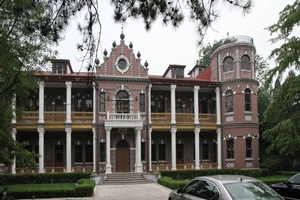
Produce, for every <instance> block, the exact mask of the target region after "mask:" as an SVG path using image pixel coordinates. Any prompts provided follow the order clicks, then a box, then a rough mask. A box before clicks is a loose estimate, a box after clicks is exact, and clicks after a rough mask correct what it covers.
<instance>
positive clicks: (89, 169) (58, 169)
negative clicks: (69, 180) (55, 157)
mask: <svg viewBox="0 0 300 200" xmlns="http://www.w3.org/2000/svg"><path fill="white" fill-rule="evenodd" d="M44 170H45V173H62V172H66V168H65V167H45V168H44ZM38 171H39V170H32V169H28V168H26V167H24V168H16V173H17V174H32V173H38ZM92 171H93V166H92V165H75V166H72V172H92Z"/></svg>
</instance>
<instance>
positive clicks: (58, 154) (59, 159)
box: [54, 145, 64, 167]
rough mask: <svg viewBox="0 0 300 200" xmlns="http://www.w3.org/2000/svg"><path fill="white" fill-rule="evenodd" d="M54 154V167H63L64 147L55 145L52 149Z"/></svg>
mask: <svg viewBox="0 0 300 200" xmlns="http://www.w3.org/2000/svg"><path fill="white" fill-rule="evenodd" d="M54 154H55V167H63V166H64V162H63V158H64V157H63V155H64V146H63V145H55V148H54Z"/></svg>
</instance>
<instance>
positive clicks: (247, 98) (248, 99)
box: [244, 88, 251, 112]
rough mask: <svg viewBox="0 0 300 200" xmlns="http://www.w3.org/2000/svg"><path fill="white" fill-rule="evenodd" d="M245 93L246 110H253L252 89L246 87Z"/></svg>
mask: <svg viewBox="0 0 300 200" xmlns="http://www.w3.org/2000/svg"><path fill="white" fill-rule="evenodd" d="M244 94H245V111H248V112H251V90H250V89H249V88H246V89H245V91H244Z"/></svg>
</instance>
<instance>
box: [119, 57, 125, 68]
mask: <svg viewBox="0 0 300 200" xmlns="http://www.w3.org/2000/svg"><path fill="white" fill-rule="evenodd" d="M118 67H119V69H120V70H124V69H126V67H127V62H126V60H125V59H123V58H121V59H120V60H119V61H118Z"/></svg>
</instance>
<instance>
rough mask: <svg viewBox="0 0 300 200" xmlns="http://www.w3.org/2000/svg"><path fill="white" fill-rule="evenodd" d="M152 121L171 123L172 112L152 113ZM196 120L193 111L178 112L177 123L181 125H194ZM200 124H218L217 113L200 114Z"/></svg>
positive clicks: (153, 122)
mask: <svg viewBox="0 0 300 200" xmlns="http://www.w3.org/2000/svg"><path fill="white" fill-rule="evenodd" d="M151 121H152V124H153V125H164V124H170V123H171V113H152V114H151ZM194 122H195V119H194V114H193V113H176V123H177V124H179V125H193V124H194ZM199 122H200V124H216V123H217V115H216V114H206V113H205V114H204V113H201V114H199Z"/></svg>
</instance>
